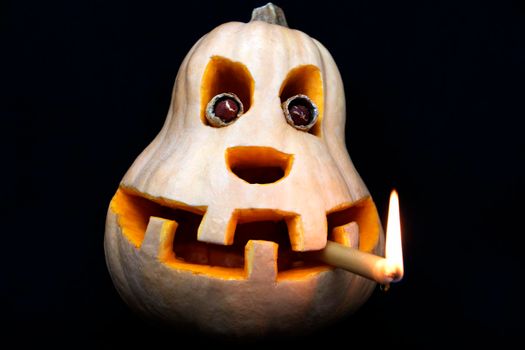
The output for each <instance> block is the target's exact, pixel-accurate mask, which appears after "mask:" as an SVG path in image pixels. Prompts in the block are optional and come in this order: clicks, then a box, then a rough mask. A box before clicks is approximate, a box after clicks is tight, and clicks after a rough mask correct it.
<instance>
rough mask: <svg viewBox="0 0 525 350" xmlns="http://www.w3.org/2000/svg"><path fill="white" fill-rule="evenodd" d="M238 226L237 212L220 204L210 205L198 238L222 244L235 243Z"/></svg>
mask: <svg viewBox="0 0 525 350" xmlns="http://www.w3.org/2000/svg"><path fill="white" fill-rule="evenodd" d="M236 227H237V212H236V211H234V210H232V209H229V208H224V207H220V206H210V207H208V210H206V214H204V217H203V218H202V221H201V224H200V225H199V229H198V231H197V240H199V241H201V242H207V243H215V244H222V245H231V244H233V236H234V234H235V228H236Z"/></svg>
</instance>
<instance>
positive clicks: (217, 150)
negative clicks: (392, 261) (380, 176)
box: [104, 21, 384, 336]
mask: <svg viewBox="0 0 525 350" xmlns="http://www.w3.org/2000/svg"><path fill="white" fill-rule="evenodd" d="M232 77H233V78H232ZM228 79H229V81H228ZM223 80H224V81H223ZM223 90H225V91H223ZM227 90H234V91H227ZM218 92H233V93H236V94H237V95H238V96H239V97H240V99H241V100H242V103H243V104H244V114H243V115H242V116H240V117H239V118H238V119H237V120H236V121H235V122H234V123H232V124H231V125H228V126H226V127H220V128H216V127H212V126H210V125H208V124H207V123H206V119H205V117H204V113H205V109H206V104H207V103H208V101H209V100H210V99H211V97H213V95H214V94H215V93H218ZM296 93H301V94H305V95H308V96H310V98H311V99H312V100H313V101H314V102H315V103H316V105H317V107H318V108H319V119H318V121H317V122H316V125H315V126H314V127H313V129H312V130H311V131H310V132H305V131H301V130H297V129H295V128H294V127H293V126H291V125H290V124H288V123H287V121H286V120H285V118H284V116H283V109H282V107H281V104H282V100H283V99H285V98H287V97H289V96H283V95H286V94H288V95H289V94H296ZM243 164H248V167H253V168H258V169H259V171H264V169H266V168H265V166H266V165H268V166H271V167H273V168H275V167H281V168H282V170H283V174H282V175H281V177H280V178H279V179H278V180H276V181H269V182H268V183H258V182H257V181H249V180H246V179H243V177H242V176H240V175H239V173H238V172H236V171H235V169H234V168H235V167H236V166H238V165H240V166H242V165H243ZM186 219H187V220H188V221H192V220H193V221H195V220H196V221H197V224H196V225H193V226H192V227H193V228H195V227H197V226H198V229H197V230H196V231H197V232H195V240H196V241H198V242H194V243H191V244H188V245H187V246H188V248H187V249H183V248H180V247H179V246H178V242H177V238H178V233H179V230H181V232H182V230H183V229H182V227H183V226H184V225H185V220H186ZM200 220H201V221H200ZM263 221H264V222H278V221H281V222H284V223H285V224H286V227H287V229H288V234H289V242H288V243H282V240H281V239H282V237H280V238H279V239H278V240H277V243H276V242H275V241H276V240H275V239H272V238H273V237H275V235H274V234H269V235H268V236H265V232H264V230H265V229H264V227H265V226H261V227H262V228H260V229H259V228H258V227H257V226H256V225H258V222H263ZM349 222H357V224H358V226H359V249H360V250H363V251H367V252H372V253H376V254H382V250H383V245H384V243H383V233H382V228H381V224H380V221H379V218H378V215H377V211H376V209H375V205H374V203H373V201H372V200H371V197H370V194H369V192H368V190H367V188H366V186H365V184H364V183H363V181H362V180H361V178H360V176H359V175H358V173H357V171H356V169H355V168H354V166H353V164H352V162H351V160H350V157H349V155H348V153H347V150H346V145H345V98H344V90H343V84H342V81H341V77H340V74H339V71H338V69H337V66H336V64H335V63H334V61H333V59H332V57H331V55H330V54H329V52H328V51H327V50H326V49H325V48H324V47H323V46H322V45H321V44H320V43H319V42H318V41H316V40H315V39H312V38H310V37H309V36H308V35H306V34H304V33H302V32H300V31H297V30H292V29H289V28H286V27H283V26H279V25H275V24H269V23H265V22H262V21H251V22H249V23H239V22H231V23H226V24H223V25H221V26H219V27H217V28H215V29H214V30H212V31H211V32H210V33H208V34H207V35H205V36H204V37H203V38H201V39H200V40H199V41H198V42H197V43H196V44H195V45H194V47H193V48H192V49H191V50H190V52H189V53H188V55H187V56H186V58H185V59H184V61H183V62H182V65H181V67H180V69H179V73H178V75H177V78H176V81H175V86H174V89H173V95H172V102H171V105H170V109H169V111H168V115H167V118H166V122H165V124H164V126H163V128H162V130H161V131H160V133H159V134H158V135H157V137H156V138H155V139H154V140H153V141H152V142H151V144H150V145H149V146H148V147H147V148H146V149H145V150H144V151H143V152H142V154H140V156H139V157H138V158H137V159H136V160H135V162H134V163H133V165H132V166H131V168H130V169H129V170H128V172H127V173H126V174H125V176H124V178H123V179H122V181H121V184H120V187H119V189H118V191H117V193H116V195H115V196H114V198H113V199H112V201H111V203H110V206H109V209H108V215H107V221H106V233H105V242H104V243H105V244H104V245H105V252H106V260H107V265H108V269H109V272H110V274H111V277H112V279H113V282H114V284H115V287H116V289H117V290H118V291H119V293H120V295H121V296H122V298H123V299H124V300H125V301H126V302H127V303H128V304H129V305H130V306H131V307H133V308H134V309H136V310H138V311H139V312H141V313H143V314H145V315H149V316H152V317H153V318H156V319H160V320H163V321H166V322H168V323H173V324H175V325H180V326H189V327H191V328H193V329H197V330H202V331H204V332H208V333H212V334H222V335H229V336H254V335H266V334H295V333H298V332H305V331H310V330H312V329H315V328H318V327H321V326H323V325H326V324H327V323H329V322H332V321H334V320H337V319H338V318H340V317H341V316H343V315H345V314H347V313H349V312H352V311H354V310H356V309H357V308H358V307H359V306H360V305H362V304H363V303H364V302H365V301H366V300H367V299H368V297H369V296H370V294H371V292H372V291H373V289H374V287H375V282H373V281H370V280H367V279H365V278H363V277H360V276H357V275H355V274H352V273H350V272H346V271H343V270H341V269H336V268H332V267H330V266H326V265H322V264H320V263H311V262H308V263H304V264H299V266H293V264H292V265H290V264H288V266H285V267H284V268H281V266H280V265H279V261H280V259H281V258H282V259H283V260H284V259H285V257H286V254H300V253H294V252H306V251H313V250H319V249H322V248H324V246H325V244H326V240H327V238H330V239H334V240H337V241H340V242H341V243H345V244H350V243H349V240H348V239H345V238H344V237H346V238H348V237H347V236H345V235H344V234H342V235H341V234H337V232H340V231H341V227H343V225H344V224H346V223H349ZM242 224H247V225H248V229H253V230H254V232H255V231H257V232H256V233H257V234H256V235H255V236H257V237H255V236H254V237H250V236H249V235H247V236H246V237H247V238H246V242H241V243H237V240H236V239H237V235H238V233H237V232H236V226H239V225H242ZM249 225H251V226H249ZM186 226H188V225H186ZM184 230H185V229H184ZM275 232H278V230H277V231H275ZM275 232H273V233H275ZM279 232H280V231H279ZM285 238H286V237H285ZM183 243H187V242H186V241H184V242H181V246H182V245H183ZM244 243H246V244H245V248H244V249H245V254H244V258H243V257H242V256H241V257H238V256H237V255H232V254H230V253H229V251H226V252H221V249H223V248H224V249H228V247H223V246H230V247H234V246H235V245H236V244H237V245H239V244H241V245H244ZM286 244H288V247H287V248H286ZM241 248H242V247H241ZM232 249H233V248H232ZM198 250H200V252H198ZM179 253H180V254H179ZM212 254H215V255H216V256H217V257H218V258H217V259H216V262H217V261H218V263H214V262H213V261H212V260H213V259H212V257H211V255H212ZM182 256H184V258H181V257H182ZM236 259H237V260H236ZM300 260H301V259H300Z"/></svg>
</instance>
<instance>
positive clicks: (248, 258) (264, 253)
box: [244, 240, 279, 282]
mask: <svg viewBox="0 0 525 350" xmlns="http://www.w3.org/2000/svg"><path fill="white" fill-rule="evenodd" d="M278 247H279V245H278V244H277V243H275V242H271V241H260V240H250V241H248V243H246V246H245V248H244V271H245V273H246V278H247V279H249V280H252V281H265V282H267V281H272V282H273V281H276V279H277V249H278Z"/></svg>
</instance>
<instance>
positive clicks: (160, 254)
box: [140, 216, 178, 260]
mask: <svg viewBox="0 0 525 350" xmlns="http://www.w3.org/2000/svg"><path fill="white" fill-rule="evenodd" d="M177 226H178V224H177V222H176V221H174V220H168V219H164V218H159V217H156V216H150V218H149V222H148V227H147V228H146V233H145V234H144V241H143V242H142V245H141V247H140V250H141V252H143V253H144V254H147V255H151V256H154V257H157V258H158V259H159V260H166V259H168V258H170V257H172V256H173V239H174V238H175V231H176V230H177Z"/></svg>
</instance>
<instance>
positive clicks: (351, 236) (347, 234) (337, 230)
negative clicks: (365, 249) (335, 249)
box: [332, 221, 359, 248]
mask: <svg viewBox="0 0 525 350" xmlns="http://www.w3.org/2000/svg"><path fill="white" fill-rule="evenodd" d="M332 240H334V241H335V242H337V243H340V244H342V245H344V246H347V247H352V248H358V247H359V225H358V224H357V222H355V221H352V222H349V223H348V224H346V225H343V226H337V227H334V228H333V230H332Z"/></svg>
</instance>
